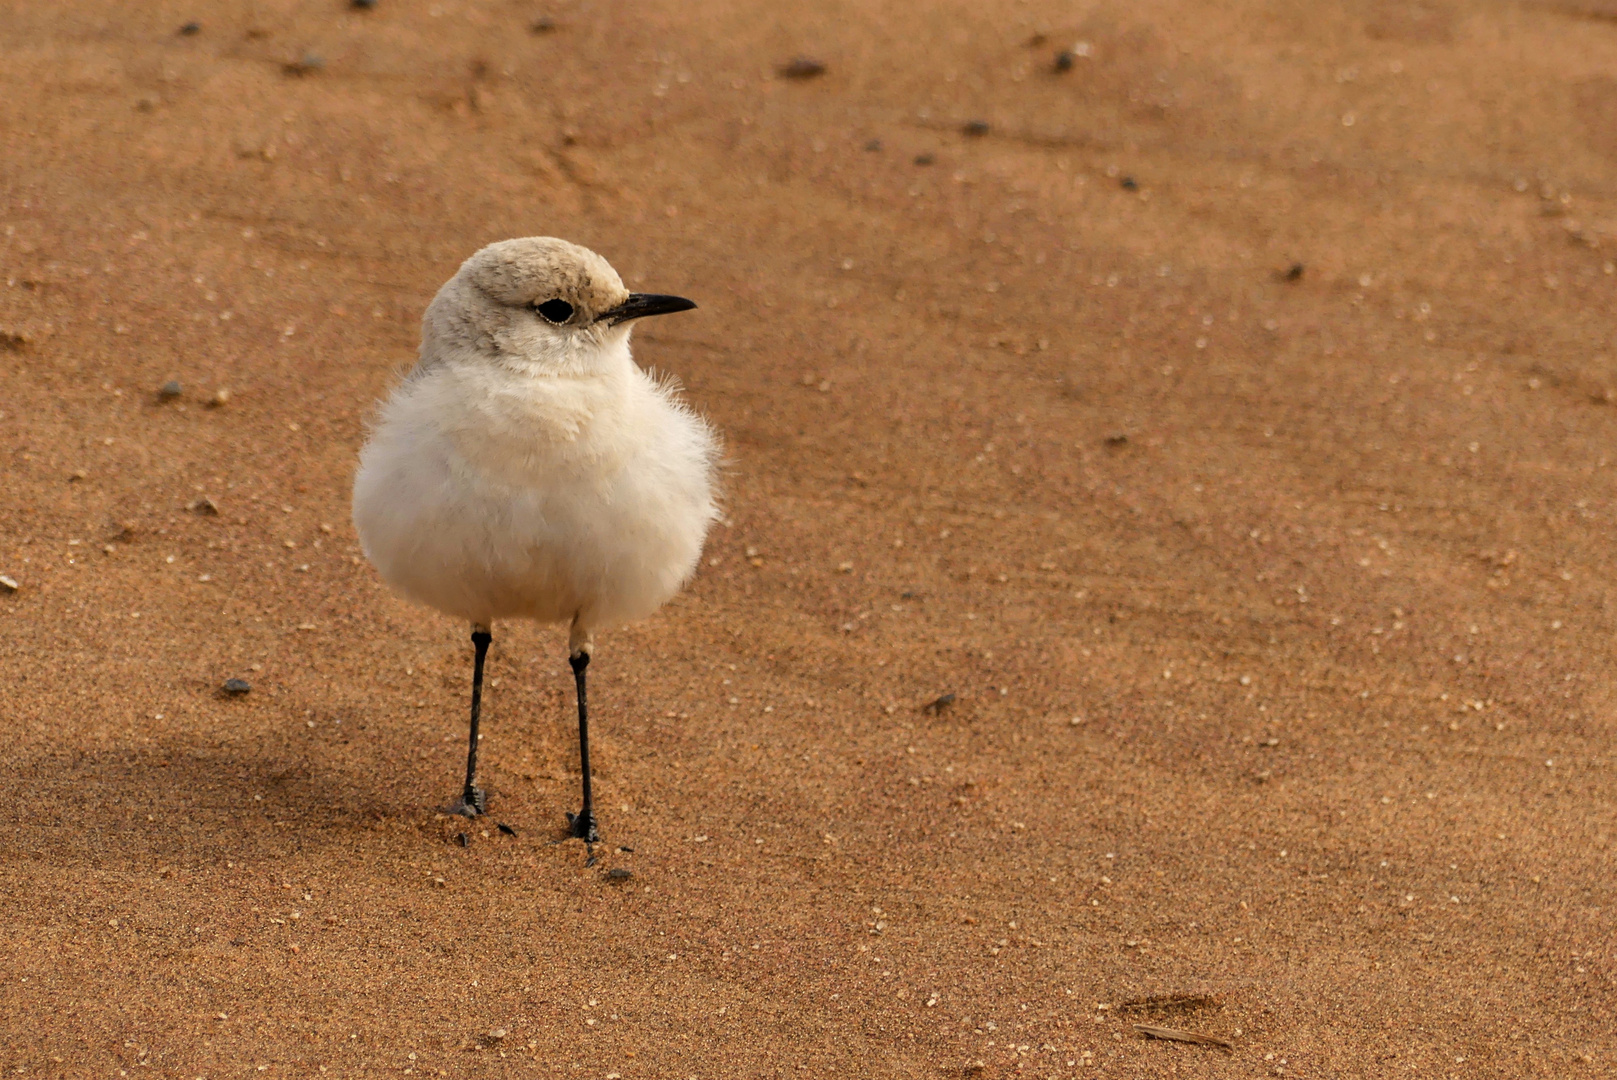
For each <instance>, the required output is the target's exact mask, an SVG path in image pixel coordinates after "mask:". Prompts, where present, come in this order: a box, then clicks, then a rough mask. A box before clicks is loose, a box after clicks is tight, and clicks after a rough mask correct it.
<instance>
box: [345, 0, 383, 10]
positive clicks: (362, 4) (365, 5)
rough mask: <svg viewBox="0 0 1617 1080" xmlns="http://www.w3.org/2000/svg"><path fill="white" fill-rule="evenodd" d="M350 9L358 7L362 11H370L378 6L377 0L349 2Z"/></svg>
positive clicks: (354, 0)
mask: <svg viewBox="0 0 1617 1080" xmlns="http://www.w3.org/2000/svg"><path fill="white" fill-rule="evenodd" d="M348 6H349V7H356V8H358V9H359V10H361V11H369V10H370V9H371V8H373V7H375V6H376V0H349V4H348Z"/></svg>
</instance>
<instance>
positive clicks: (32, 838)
mask: <svg viewBox="0 0 1617 1080" xmlns="http://www.w3.org/2000/svg"><path fill="white" fill-rule="evenodd" d="M344 764H347V765H349V768H347V769H338V768H333V767H332V763H331V762H330V761H325V760H315V759H310V758H288V757H286V756H284V755H275V754H273V753H265V754H263V755H259V754H255V753H254V752H253V748H251V747H242V748H224V747H218V746H198V745H195V744H187V743H184V742H178V741H173V742H154V743H151V744H148V745H142V746H137V747H131V746H112V747H106V748H96V749H89V750H74V751H54V752H52V751H46V752H42V753H38V754H35V755H32V756H23V757H20V758H14V759H13V760H12V761H11V762H10V766H11V769H10V771H11V781H12V782H11V783H9V784H7V785H4V786H3V787H0V819H3V820H6V821H8V822H10V823H11V825H12V827H11V828H10V829H8V830H5V835H6V837H7V839H6V840H5V841H3V842H0V850H4V849H7V848H9V849H10V850H9V852H7V855H11V856H18V857H28V858H33V859H39V858H42V857H43V858H45V859H47V860H48V861H51V862H64V861H68V862H77V863H81V864H83V865H86V866H103V867H108V868H111V867H116V866H119V865H129V866H141V865H148V864H150V863H151V862H152V861H153V860H154V859H155V860H157V861H159V862H172V861H180V860H184V861H191V862H200V861H208V860H210V859H224V858H231V859H243V860H252V859H262V858H268V857H280V856H285V855H288V854H293V853H297V852H301V851H307V850H315V849H320V848H324V847H330V846H334V845H341V846H354V845H355V844H356V843H365V839H364V838H365V837H366V835H367V834H370V833H373V832H375V831H378V830H383V829H398V828H401V827H402V828H405V829H414V830H419V831H422V832H432V833H434V834H436V833H437V832H439V831H441V829H440V828H438V827H436V826H437V822H436V821H435V816H434V812H435V810H437V809H438V808H437V807H435V806H433V805H431V804H430V803H429V801H428V800H427V799H425V798H423V797H420V793H418V792H416V791H413V790H405V789H404V788H402V787H401V786H399V784H398V783H397V780H396V779H393V778H391V777H389V775H388V774H389V773H390V772H392V773H396V774H399V775H398V779H403V775H402V770H400V769H398V768H397V767H395V766H390V765H385V764H383V763H380V762H375V763H370V764H372V765H373V766H375V767H373V768H371V769H365V770H363V771H362V770H361V769H360V768H359V767H358V766H361V765H364V764H366V763H363V762H344ZM440 801H442V802H445V803H447V802H448V799H442V800H440Z"/></svg>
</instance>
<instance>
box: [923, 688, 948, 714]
mask: <svg viewBox="0 0 1617 1080" xmlns="http://www.w3.org/2000/svg"><path fill="white" fill-rule="evenodd" d="M953 704H954V694H952V693H949V694H942V695H940V696H938V697H936V698H933V699H932V700H931V701H929V702H927V703H926V704H925V705H923V706H921V711H922V712H929V713H940V712H942V711H943V710H944V709H947V708H948V707H949V706H950V705H953Z"/></svg>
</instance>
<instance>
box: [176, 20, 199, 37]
mask: <svg viewBox="0 0 1617 1080" xmlns="http://www.w3.org/2000/svg"><path fill="white" fill-rule="evenodd" d="M200 33H202V24H201V23H199V22H188V23H186V24H185V25H184V26H182V27H180V34H181V36H183V37H190V36H191V35H192V34H200Z"/></svg>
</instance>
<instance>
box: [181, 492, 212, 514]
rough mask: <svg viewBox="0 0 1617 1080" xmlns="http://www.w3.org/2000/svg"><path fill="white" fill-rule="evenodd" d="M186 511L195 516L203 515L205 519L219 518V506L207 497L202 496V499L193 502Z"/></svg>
mask: <svg viewBox="0 0 1617 1080" xmlns="http://www.w3.org/2000/svg"><path fill="white" fill-rule="evenodd" d="M186 509H187V510H189V511H191V513H193V514H201V515H202V516H203V517H218V516H219V504H218V503H216V502H214V501H213V500H212V499H210V498H208V497H207V496H206V495H204V496H202V498H200V499H195V500H193V501H192V502H191V504H190V505H189V506H187V507H186Z"/></svg>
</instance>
